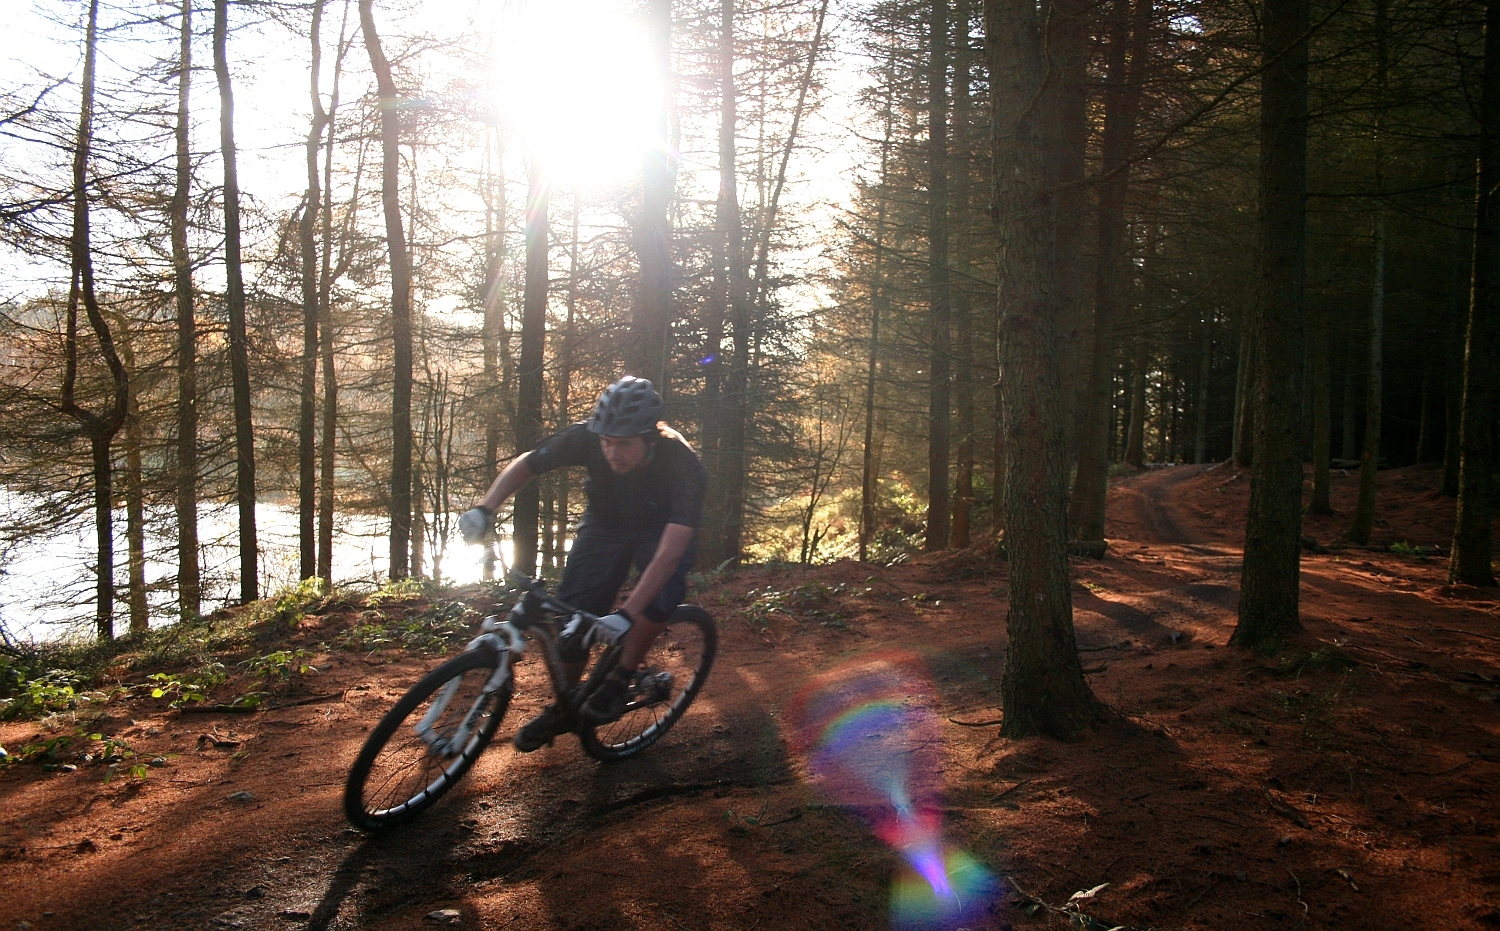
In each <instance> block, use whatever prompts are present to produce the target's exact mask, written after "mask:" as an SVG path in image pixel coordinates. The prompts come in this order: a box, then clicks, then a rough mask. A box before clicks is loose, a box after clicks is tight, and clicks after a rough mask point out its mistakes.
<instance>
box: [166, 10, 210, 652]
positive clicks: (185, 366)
mask: <svg viewBox="0 0 1500 931" xmlns="http://www.w3.org/2000/svg"><path fill="white" fill-rule="evenodd" d="M177 43H178V53H177V122H176V124H175V126H174V127H173V137H174V141H175V143H176V152H175V153H174V156H175V161H174V167H175V168H176V183H175V186H174V187H173V189H172V206H171V211H172V217H171V227H172V230H171V235H172V290H173V298H174V299H175V303H176V310H177V447H176V448H177V473H176V476H175V485H176V488H175V491H176V506H177V605H178V617H179V619H180V620H182V621H184V622H190V621H195V620H197V619H198V614H199V611H200V609H201V607H202V598H203V580H202V573H201V570H200V569H199V562H198V323H197V320H196V318H195V317H194V315H193V263H192V258H191V257H190V256H189V255H188V199H189V197H190V196H191V193H192V173H193V161H192V150H191V148H190V147H189V143H190V139H189V130H190V127H191V124H190V123H189V121H188V100H189V91H190V89H191V86H192V74H193V2H192V0H182V20H181V26H180V28H179V30H178V39H177Z"/></svg>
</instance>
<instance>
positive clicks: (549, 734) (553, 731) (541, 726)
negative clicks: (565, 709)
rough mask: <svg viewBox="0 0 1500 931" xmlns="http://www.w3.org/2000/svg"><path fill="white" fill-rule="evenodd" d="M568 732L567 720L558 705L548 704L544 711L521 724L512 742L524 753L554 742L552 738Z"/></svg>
mask: <svg viewBox="0 0 1500 931" xmlns="http://www.w3.org/2000/svg"><path fill="white" fill-rule="evenodd" d="M567 732H568V725H567V722H566V721H564V720H563V715H562V712H560V711H558V710H557V706H556V705H548V706H547V707H545V708H543V709H542V713H541V714H539V715H537V716H536V717H534V718H532V719H531V720H530V721H527V722H526V723H525V724H522V725H521V728H520V730H518V731H516V736H515V737H514V738H512V740H511V743H513V744H515V747H516V749H517V750H519V751H521V752H522V753H530V752H531V751H533V750H535V749H537V748H538V747H544V746H547V745H549V744H551V743H552V738H554V737H556V736H557V735H558V734H565V733H567Z"/></svg>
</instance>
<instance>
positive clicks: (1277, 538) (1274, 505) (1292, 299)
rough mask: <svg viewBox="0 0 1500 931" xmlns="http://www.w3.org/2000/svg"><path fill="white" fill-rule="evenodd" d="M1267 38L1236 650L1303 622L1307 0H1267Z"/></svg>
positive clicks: (1265, 643)
mask: <svg viewBox="0 0 1500 931" xmlns="http://www.w3.org/2000/svg"><path fill="white" fill-rule="evenodd" d="M1263 11H1264V17H1265V18H1264V21H1263V25H1262V30H1263V31H1262V35H1263V43H1264V56H1265V59H1264V60H1265V69H1264V72H1263V76H1262V84H1261V117H1260V139H1261V150H1260V195H1259V200H1260V221H1259V224H1258V225H1259V244H1258V254H1259V260H1260V267H1259V277H1260V281H1259V287H1258V289H1257V295H1256V297H1257V300H1256V313H1255V335H1256V337H1257V340H1256V342H1257V346H1258V348H1257V351H1256V354H1255V359H1256V365H1255V368H1256V379H1255V411H1254V423H1255V454H1254V455H1255V468H1254V470H1253V472H1252V473H1251V477H1250V506H1249V515H1248V518H1247V520H1246V524H1245V561H1244V569H1243V570H1242V574H1241V578H1240V607H1239V624H1238V625H1237V626H1236V627H1235V631H1234V635H1233V636H1232V638H1231V642H1232V643H1235V644H1237V645H1239V646H1244V647H1250V648H1253V649H1256V650H1260V651H1274V650H1276V649H1278V648H1279V647H1280V646H1281V644H1282V642H1283V640H1284V639H1285V637H1286V636H1287V635H1288V634H1290V633H1292V632H1294V631H1297V630H1300V629H1301V627H1302V625H1301V622H1300V621H1299V620H1298V616H1297V615H1298V596H1299V592H1298V585H1299V572H1300V567H1299V558H1300V556H1301V531H1302V456H1301V450H1300V449H1299V445H1300V442H1299V441H1300V439H1301V434H1302V428H1301V407H1302V385H1301V382H1302V366H1303V352H1302V340H1303V333H1302V330H1303V291H1304V285H1305V281H1306V277H1307V266H1306V225H1307V28H1308V0H1267V2H1266V4H1265V5H1264V7H1263Z"/></svg>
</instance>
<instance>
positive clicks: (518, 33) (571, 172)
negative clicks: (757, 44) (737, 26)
mask: <svg viewBox="0 0 1500 931" xmlns="http://www.w3.org/2000/svg"><path fill="white" fill-rule="evenodd" d="M624 6H625V4H624V3H623V2H621V0H615V2H605V0H531V2H527V3H524V4H521V5H519V8H518V9H517V10H516V11H515V14H516V15H515V16H514V17H513V18H510V19H509V22H508V23H507V24H506V25H505V26H502V28H503V29H504V30H505V32H506V33H507V34H506V35H504V36H503V37H502V38H501V42H500V43H499V44H500V46H501V48H503V49H504V50H505V51H504V52H503V53H502V55H503V58H502V60H501V61H500V62H498V63H497V67H498V70H499V74H498V77H499V88H498V90H499V94H500V100H499V101H498V102H499V105H500V108H501V112H502V113H503V114H504V115H505V117H506V119H507V122H509V123H510V125H512V126H514V127H516V128H517V129H518V130H519V134H520V137H521V139H520V142H521V144H522V145H523V146H524V147H526V149H527V151H529V152H530V153H533V154H535V155H536V156H538V157H540V158H541V159H542V161H543V164H544V165H545V166H546V168H547V170H548V172H549V173H550V175H551V176H552V178H553V181H554V183H559V184H570V183H571V184H580V185H584V186H588V185H593V184H607V183H610V182H614V181H619V180H623V179H625V178H628V177H631V176H633V175H635V174H638V173H639V172H640V170H641V160H642V158H643V156H644V154H645V152H646V151H647V147H649V146H652V145H662V144H664V141H663V140H662V139H660V130H659V128H657V127H655V126H654V125H653V122H654V121H653V118H652V104H653V102H654V101H655V100H657V99H658V98H659V95H660V89H659V86H658V84H657V82H656V80H655V79H654V78H653V77H652V73H651V68H650V66H649V61H648V50H647V48H646V31H645V28H644V23H643V22H642V20H641V18H640V17H639V16H638V15H632V14H630V13H629V12H627V11H626V10H625V9H622V7H624Z"/></svg>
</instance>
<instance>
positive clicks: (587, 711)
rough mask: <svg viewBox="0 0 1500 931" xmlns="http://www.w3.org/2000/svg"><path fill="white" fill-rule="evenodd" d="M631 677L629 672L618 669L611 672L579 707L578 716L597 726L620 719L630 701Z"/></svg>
mask: <svg viewBox="0 0 1500 931" xmlns="http://www.w3.org/2000/svg"><path fill="white" fill-rule="evenodd" d="M630 678H631V674H630V673H628V672H620V671H619V670H616V671H614V672H612V673H610V674H609V676H608V677H607V678H606V679H605V680H604V681H603V682H601V683H599V687H598V688H597V689H595V690H594V694H592V695H590V696H589V699H588V701H586V702H584V703H583V707H582V708H579V709H578V716H579V717H580V718H582V719H583V721H584V723H585V724H591V725H593V726H595V727H598V726H599V725H601V724H609V723H611V722H613V721H618V720H620V716H621V715H623V714H624V713H625V708H626V706H627V705H628V704H629V703H630Z"/></svg>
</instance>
